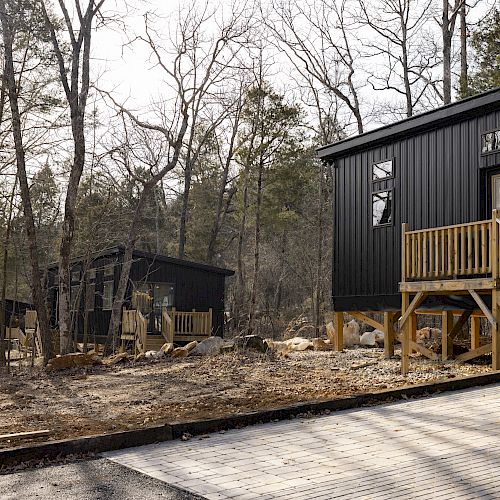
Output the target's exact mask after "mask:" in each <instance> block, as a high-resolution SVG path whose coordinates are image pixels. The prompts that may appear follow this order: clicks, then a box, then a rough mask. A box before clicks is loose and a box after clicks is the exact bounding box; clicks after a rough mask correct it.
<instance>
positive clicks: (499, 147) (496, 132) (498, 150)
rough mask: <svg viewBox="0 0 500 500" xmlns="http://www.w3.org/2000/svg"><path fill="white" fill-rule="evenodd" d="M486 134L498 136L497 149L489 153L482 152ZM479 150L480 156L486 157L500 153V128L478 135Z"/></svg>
mask: <svg viewBox="0 0 500 500" xmlns="http://www.w3.org/2000/svg"><path fill="white" fill-rule="evenodd" d="M488 134H498V135H499V141H498V144H499V146H498V148H497V149H492V150H491V151H483V137H484V136H485V135H488ZM479 150H480V155H481V156H487V155H491V154H495V153H500V128H495V129H492V130H486V131H485V132H481V133H480V134H479Z"/></svg>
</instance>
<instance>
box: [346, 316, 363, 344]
mask: <svg viewBox="0 0 500 500" xmlns="http://www.w3.org/2000/svg"><path fill="white" fill-rule="evenodd" d="M359 341H360V338H359V325H358V323H357V322H356V320H354V319H351V321H349V323H347V325H344V347H352V346H354V345H359Z"/></svg>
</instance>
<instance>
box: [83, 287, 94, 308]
mask: <svg viewBox="0 0 500 500" xmlns="http://www.w3.org/2000/svg"><path fill="white" fill-rule="evenodd" d="M94 306H95V283H93V282H92V283H87V284H86V285H85V309H86V310H87V311H93V310H94Z"/></svg>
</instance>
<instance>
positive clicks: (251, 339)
mask: <svg viewBox="0 0 500 500" xmlns="http://www.w3.org/2000/svg"><path fill="white" fill-rule="evenodd" d="M234 341H235V344H236V345H237V346H240V347H243V348H244V349H255V350H256V351H259V352H267V351H268V350H269V346H268V345H267V342H266V341H265V340H264V339H263V338H262V337H259V336H258V335H245V336H244V337H237V338H235V339H234Z"/></svg>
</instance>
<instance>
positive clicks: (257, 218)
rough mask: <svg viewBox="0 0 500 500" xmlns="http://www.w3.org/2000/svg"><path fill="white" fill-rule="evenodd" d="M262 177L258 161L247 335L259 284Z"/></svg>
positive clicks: (260, 165)
mask: <svg viewBox="0 0 500 500" xmlns="http://www.w3.org/2000/svg"><path fill="white" fill-rule="evenodd" d="M263 175H264V161H263V159H262V158H261V159H260V161H259V171H258V177H257V204H256V207H255V249H254V258H253V281H252V291H251V293H250V310H249V315H248V333H249V334H252V333H254V331H255V313H256V307H257V287H258V284H259V256H260V209H261V206H262V177H263Z"/></svg>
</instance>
